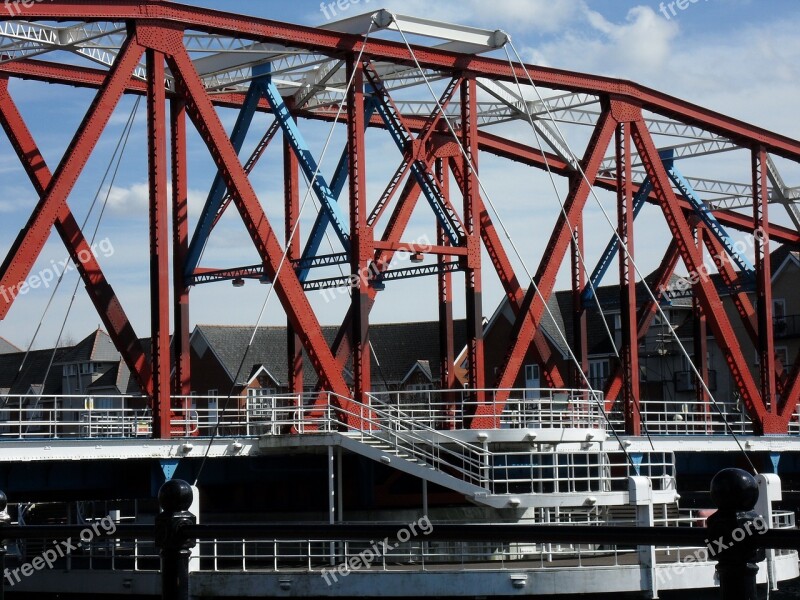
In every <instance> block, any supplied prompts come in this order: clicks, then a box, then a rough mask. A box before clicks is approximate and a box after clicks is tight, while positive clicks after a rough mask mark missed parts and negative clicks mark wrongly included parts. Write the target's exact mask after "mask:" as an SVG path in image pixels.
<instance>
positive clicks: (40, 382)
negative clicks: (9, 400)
mask: <svg viewBox="0 0 800 600" xmlns="http://www.w3.org/2000/svg"><path fill="white" fill-rule="evenodd" d="M69 351H70V349H69V348H58V349H57V350H56V351H55V358H53V350H52V349H49V350H33V351H31V352H29V353H28V356H27V358H25V353H24V352H15V353H13V354H0V388H5V389H8V390H9V391H8V393H9V394H27V393H28V392H29V391H30V390H31V389H32V388H33V389H35V390H36V391H37V393H43V394H58V393H60V392H61V375H62V373H61V367H56V366H55V365H56V363H59V362H63V357H64V356H65V354H66V353H67V352H69ZM51 360H52V361H53V366H50V361H51ZM48 367H50V370H49V372H48ZM45 374H47V381H44V378H45Z"/></svg>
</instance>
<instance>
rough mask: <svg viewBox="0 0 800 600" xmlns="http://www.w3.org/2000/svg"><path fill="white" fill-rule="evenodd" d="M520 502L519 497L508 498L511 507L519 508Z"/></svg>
mask: <svg viewBox="0 0 800 600" xmlns="http://www.w3.org/2000/svg"><path fill="white" fill-rule="evenodd" d="M519 503H520V500H519V498H509V499H508V505H509V506H510V507H511V508H517V507H518V506H519Z"/></svg>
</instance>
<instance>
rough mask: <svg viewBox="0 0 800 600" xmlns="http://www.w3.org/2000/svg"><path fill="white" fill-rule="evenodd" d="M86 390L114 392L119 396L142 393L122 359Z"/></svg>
mask: <svg viewBox="0 0 800 600" xmlns="http://www.w3.org/2000/svg"><path fill="white" fill-rule="evenodd" d="M86 390H87V391H95V390H96V391H100V390H103V391H106V390H112V391H113V392H114V393H119V394H139V393H140V392H141V390H140V389H139V386H138V385H137V384H136V381H135V380H134V379H133V377H131V372H130V369H128V365H126V364H125V361H124V360H121V359H120V361H119V362H118V363H117V364H115V365H114V366H113V367H111V368H110V369H109V370H108V371H106V372H105V373H103V374H102V375H101V376H100V377H98V378H97V379H96V380H95V381H93V382H92V383H90V384H89V385H88V386H86Z"/></svg>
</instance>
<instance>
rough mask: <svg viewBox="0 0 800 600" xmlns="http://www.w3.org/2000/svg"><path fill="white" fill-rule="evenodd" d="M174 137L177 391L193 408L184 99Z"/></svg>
mask: <svg viewBox="0 0 800 600" xmlns="http://www.w3.org/2000/svg"><path fill="white" fill-rule="evenodd" d="M169 115H170V138H171V147H172V154H171V161H172V247H173V251H172V253H173V254H172V259H173V260H172V289H173V312H174V321H175V333H174V335H173V338H172V340H173V341H172V344H173V350H174V354H175V379H174V381H173V384H172V390H173V392H172V393H173V394H174V395H176V396H183V400H182V401H181V402H180V406H179V408H182V409H183V411H184V414H187V411H189V410H191V401H190V400H189V399H188V396H189V395H190V394H191V392H192V378H191V364H190V363H191V357H190V340H189V334H190V331H189V329H190V325H189V288H188V287H187V286H186V281H185V278H184V277H183V271H184V265H185V263H186V257H187V255H188V253H189V205H188V201H189V181H188V174H187V172H186V106H185V104H184V103H183V102H182V101H180V100H172V101H171V102H170V113H169Z"/></svg>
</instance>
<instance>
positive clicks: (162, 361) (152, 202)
mask: <svg viewBox="0 0 800 600" xmlns="http://www.w3.org/2000/svg"><path fill="white" fill-rule="evenodd" d="M140 32H141V31H140ZM143 33H144V34H145V37H146V34H147V32H146V31H144V32H143ZM146 55H147V165H148V178H147V179H148V183H149V187H150V198H149V208H150V211H149V212H150V327H151V329H150V331H151V341H152V345H151V353H150V357H151V364H152V365H153V394H152V399H153V406H152V409H153V436H154V437H157V438H169V437H171V435H172V432H171V421H172V402H171V400H170V397H171V389H170V388H171V386H170V374H171V370H172V369H171V367H172V361H171V357H170V340H169V317H170V314H169V313H170V298H169V205H168V199H167V140H166V137H167V135H166V134H167V117H166V104H167V103H166V94H165V92H164V78H165V69H164V55H163V54H162V53H160V52H157V51H155V50H153V49H151V48H148V49H147V51H146Z"/></svg>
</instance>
